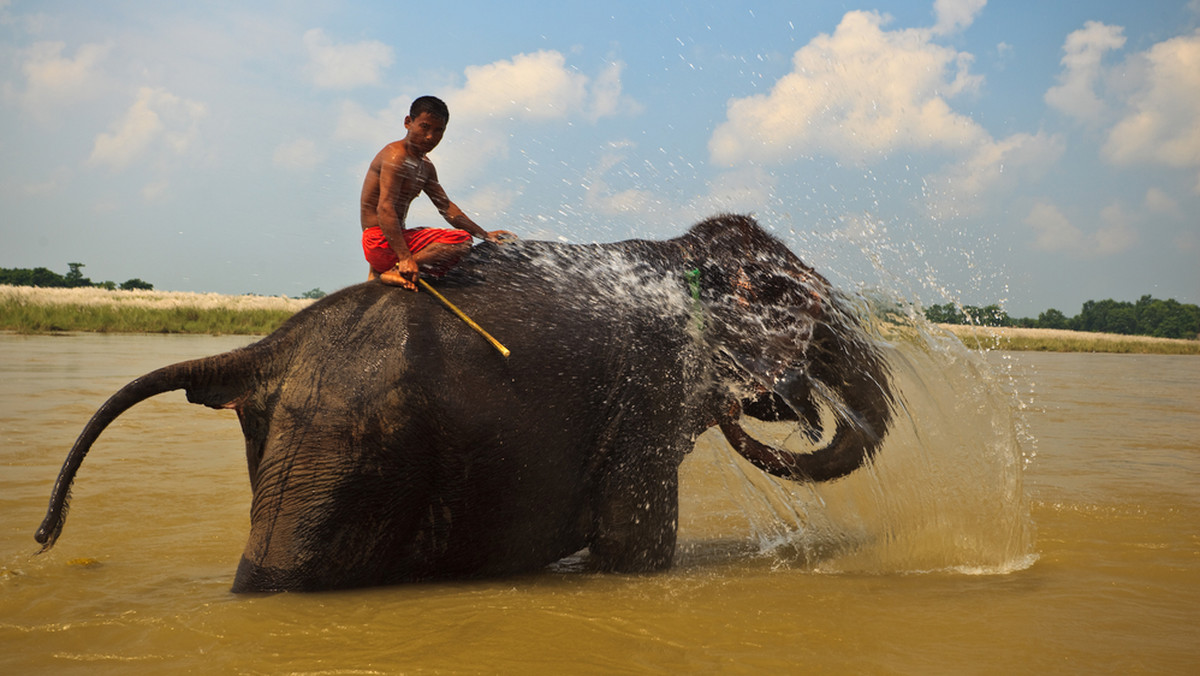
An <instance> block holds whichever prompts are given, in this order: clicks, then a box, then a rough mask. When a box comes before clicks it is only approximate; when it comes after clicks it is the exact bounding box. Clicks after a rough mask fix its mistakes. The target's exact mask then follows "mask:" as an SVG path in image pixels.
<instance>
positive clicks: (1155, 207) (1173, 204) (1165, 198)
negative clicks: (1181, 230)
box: [1145, 188, 1183, 217]
mask: <svg viewBox="0 0 1200 676" xmlns="http://www.w3.org/2000/svg"><path fill="white" fill-rule="evenodd" d="M1145 204H1146V210H1147V211H1149V212H1150V213H1153V214H1162V215H1166V216H1174V217H1179V216H1182V215H1183V212H1182V211H1181V210H1180V208H1179V202H1178V201H1176V200H1175V199H1174V198H1172V197H1171V196H1170V195H1168V194H1167V193H1165V192H1163V191H1162V190H1161V189H1159V188H1150V189H1149V190H1147V191H1146V201H1145Z"/></svg>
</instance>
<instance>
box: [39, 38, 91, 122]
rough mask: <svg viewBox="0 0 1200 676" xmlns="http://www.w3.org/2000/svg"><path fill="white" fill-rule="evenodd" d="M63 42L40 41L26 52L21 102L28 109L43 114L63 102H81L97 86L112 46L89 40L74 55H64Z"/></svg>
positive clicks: (64, 47)
mask: <svg viewBox="0 0 1200 676" xmlns="http://www.w3.org/2000/svg"><path fill="white" fill-rule="evenodd" d="M64 49H66V45H65V44H64V43H62V42H39V43H37V44H35V45H33V46H32V47H30V48H29V49H28V50H26V51H25V52H24V54H23V56H24V58H25V61H24V63H22V64H21V71H22V72H23V73H24V74H25V82H26V85H25V91H24V92H23V93H22V94H21V100H22V103H23V104H24V105H25V107H26V108H27V109H29V110H30V111H32V112H34V113H36V114H39V115H40V114H44V113H47V112H52V111H53V109H54V108H55V107H57V106H59V105H61V104H63V103H69V102H74V101H79V100H82V99H84V98H86V97H87V96H88V95H89V93H90V92H92V91H94V90H95V89H96V87H95V82H96V80H97V78H98V70H99V66H100V63H101V61H103V59H104V57H105V56H107V54H108V52H109V51H110V49H111V47H110V45H107V44H99V43H89V44H85V45H82V46H80V47H79V49H77V50H75V56H74V58H70V57H66V56H63V50H64Z"/></svg>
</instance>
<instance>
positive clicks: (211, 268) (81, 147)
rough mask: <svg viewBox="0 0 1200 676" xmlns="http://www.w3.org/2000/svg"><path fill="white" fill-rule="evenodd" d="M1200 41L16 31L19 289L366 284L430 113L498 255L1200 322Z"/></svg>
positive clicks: (189, 21)
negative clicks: (652, 247)
mask: <svg viewBox="0 0 1200 676" xmlns="http://www.w3.org/2000/svg"><path fill="white" fill-rule="evenodd" d="M1198 26H1200V0H1176V1H1174V2H1166V1H1159V0H1149V1H1146V2H1138V3H1132V2H1117V1H1092V2H1071V3H1067V2H1058V3H1045V2H1032V1H1031V2H1024V1H1020V0H1014V1H1010V2H1005V3H999V2H994V3H985V2H984V1H983V0H937V1H936V2H929V1H926V2H884V1H879V0H874V1H873V0H866V1H865V2H863V3H861V4H855V3H832V2H831V3H811V2H755V1H754V0H750V1H749V2H737V3H733V2H728V3H706V2H693V1H691V0H689V1H688V2H683V1H679V2H674V1H669V0H668V1H665V2H641V1H638V2H607V3H596V2H569V1H568V2H563V1H561V0H560V1H557V2H544V3H543V2H521V3H501V2H450V1H448V2H444V3H436V4H430V3H425V4H415V5H414V4H412V3H393V2H334V1H329V2H307V3H290V2H278V3H271V2H263V3H241V2H204V3H161V2H117V1H110V2H55V1H54V0H40V1H39V2H22V1H19V0H0V157H3V160H2V161H0V172H2V173H0V267H38V266H44V267H48V268H50V269H52V270H56V271H59V272H65V271H66V270H67V263H68V262H82V263H84V264H85V265H86V267H85V268H84V270H83V272H84V273H85V274H86V275H87V276H89V277H91V278H92V279H93V280H95V281H100V280H113V281H116V282H122V281H125V280H126V279H129V278H132V277H139V278H142V279H145V280H147V281H149V282H151V283H153V284H154V285H155V287H156V288H160V289H168V290H179V291H203V292H208V291H212V292H219V293H259V294H268V295H278V294H286V295H299V294H301V293H303V292H304V291H307V290H309V289H312V288H314V287H319V288H321V289H323V290H325V291H332V290H335V289H338V288H341V287H343V286H346V285H349V284H353V283H356V282H358V281H361V280H362V279H364V278H365V274H366V264H365V262H363V260H362V252H361V248H360V246H359V241H358V239H359V225H358V213H357V211H358V203H357V202H358V195H359V190H360V187H361V183H362V177H363V173H364V172H365V170H366V167H367V164H368V163H369V161H370V160H371V158H372V157H373V156H374V154H375V152H376V151H378V149H379V148H380V147H382V146H383V145H384V144H386V143H387V142H389V141H392V140H395V139H397V138H400V137H401V136H403V127H402V121H403V118H404V114H405V112H406V111H407V107H408V104H409V103H410V101H411V100H412V99H413V98H414V97H415V96H418V95H421V94H426V93H430V94H436V95H439V96H441V97H442V98H444V99H445V100H446V101H447V102H448V103H449V105H450V108H451V120H450V126H449V129H448V131H447V134H446V139H445V140H444V141H443V143H442V145H441V146H440V147H439V148H438V149H437V150H436V151H434V153H433V154H432V155H431V157H432V158H433V160H434V161H435V163H436V164H437V165H438V170H439V173H440V175H441V178H442V183H443V185H444V186H445V187H446V190H447V192H448V193H449V195H450V197H451V199H453V200H454V201H455V202H457V203H458V204H459V205H460V206H461V207H463V209H464V210H465V211H467V212H468V213H469V214H471V215H472V217H474V218H475V220H476V221H477V222H478V223H480V224H481V225H482V226H484V227H485V228H487V229H499V228H504V229H509V230H513V231H515V232H517V233H518V234H520V235H521V236H523V237H527V238H540V239H561V240H564V241H574V242H591V241H615V240H620V239H627V238H630V237H649V238H662V237H671V236H675V235H677V234H680V233H681V232H683V231H684V230H685V229H686V227H687V226H688V225H690V224H691V223H693V222H694V221H696V220H698V219H700V218H703V217H705V216H708V215H711V214H713V213H717V212H721V211H737V212H752V213H754V214H755V215H756V216H757V217H758V218H759V220H760V221H761V222H762V223H763V224H764V225H766V226H767V227H769V228H770V229H772V230H773V231H774V232H776V234H778V235H779V236H780V237H781V238H783V239H784V240H785V241H787V242H788V243H789V244H790V245H791V246H792V248H793V250H795V251H796V252H797V253H798V254H799V255H800V256H801V257H802V258H804V259H805V260H806V261H807V262H809V263H810V264H812V265H814V266H816V267H817V268H818V269H819V270H821V271H823V272H825V273H827V274H828V275H829V276H830V277H832V278H833V279H834V280H835V281H837V282H838V283H840V284H843V285H846V286H849V287H852V288H853V287H868V288H881V289H885V290H886V291H887V293H889V294H890V295H892V296H893V297H896V298H899V299H902V300H909V301H919V302H921V303H924V304H926V305H928V304H931V303H943V302H952V301H959V302H962V303H966V304H977V305H983V304H988V303H993V302H1002V303H1003V304H1004V306H1005V307H1006V309H1008V311H1009V312H1010V314H1013V315H1015V316H1036V315H1037V314H1038V313H1039V312H1041V311H1043V310H1045V309H1048V308H1051V307H1053V308H1057V309H1060V310H1062V311H1063V312H1066V313H1067V314H1068V315H1073V314H1075V313H1077V312H1078V311H1079V309H1080V306H1081V304H1082V303H1083V302H1084V301H1086V300H1089V299H1096V300H1100V299H1104V298H1115V299H1118V300H1136V299H1137V298H1138V297H1139V296H1141V295H1142V294H1152V295H1154V296H1156V297H1159V298H1175V299H1177V300H1179V301H1181V302H1188V303H1200V271H1198V270H1200V265H1198V263H1200V31H1198V28H1197V27H1198ZM409 224H410V225H437V224H438V217H437V215H436V213H435V212H434V211H433V209H432V208H431V207H430V206H429V205H428V202H427V201H425V200H424V199H423V198H422V201H421V204H420V205H419V206H417V207H415V208H414V210H413V212H412V214H411V216H410V221H409Z"/></svg>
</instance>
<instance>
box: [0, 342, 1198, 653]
mask: <svg viewBox="0 0 1200 676" xmlns="http://www.w3.org/2000/svg"><path fill="white" fill-rule="evenodd" d="M250 340H252V339H249V338H240V337H209V336H110V335H69V336H55V337H46V336H33V337H29V336H14V335H0V514H2V516H3V518H2V519H0V674H39V673H47V674H49V673H53V674H77V673H78V674H97V673H114V674H161V673H226V674H233V673H243V674H279V673H296V674H392V673H530V672H532V673H629V674H641V673H818V674H819V673H831V674H845V673H860V674H874V673H898V674H968V673H969V674H1011V673H1066V674H1074V673H1081V674H1083V673H1086V674H1095V673H1122V674H1123V673H1178V674H1183V673H1197V671H1196V670H1197V669H1198V668H1200V358H1196V357H1187V356H1185V357H1172V356H1138V355H1103V354H1096V355H1092V354H1034V353H1004V352H994V353H990V354H986V355H979V354H977V353H973V352H968V351H966V350H965V349H962V348H961V347H960V346H955V344H954V341H952V340H951V339H947V338H936V337H930V336H925V337H924V338H921V339H920V340H916V341H910V342H907V343H905V342H901V343H898V344H896V345H894V346H893V347H892V348H891V352H890V354H889V360H890V361H891V362H892V363H893V368H894V379H895V381H896V382H897V384H898V385H899V386H900V388H901V390H902V392H903V394H902V400H901V409H900V410H899V411H898V416H897V423H896V425H895V427H894V428H893V430H892V431H891V433H890V434H889V438H888V441H887V443H886V444H885V445H884V447H883V449H882V450H881V451H880V455H879V457H878V459H877V461H876V462H875V463H874V465H873V466H872V467H870V468H868V469H866V470H863V471H860V472H858V473H856V474H854V475H852V476H851V477H848V478H846V479H844V480H841V481H838V482H835V483H833V484H827V485H822V486H807V485H796V484H788V483H787V482H781V481H776V480H774V479H769V478H766V477H763V475H761V474H760V473H758V472H756V471H755V470H753V469H752V468H750V467H749V466H748V465H746V464H745V463H744V462H742V461H741V460H740V459H736V458H735V457H734V456H733V455H732V453H731V451H730V450H729V449H728V447H727V446H726V445H725V444H724V442H723V441H721V439H720V437H719V436H717V435H713V434H712V433H709V434H707V435H705V436H704V437H701V439H700V441H699V443H698V444H697V449H696V451H695V452H694V453H693V454H692V455H691V456H690V457H689V459H688V460H687V461H686V462H685V463H684V466H683V468H682V470H681V472H682V484H681V524H680V546H679V551H678V554H677V565H676V566H675V567H674V568H673V569H672V570H671V571H669V572H666V573H664V574H659V575H648V576H640V575H634V576H629V575H597V574H592V573H587V572H583V571H582V569H581V567H580V566H578V565H573V564H572V563H571V562H570V561H568V562H565V563H562V564H560V565H558V566H555V567H554V568H552V569H548V570H547V571H545V572H542V573H539V574H535V575H527V576H521V577H516V578H506V579H501V580H482V581H467V582H448V583H438V584H420V585H408V586H398V587H391V588H385V589H368V590H361V591H353V592H337V593H321V594H276V595H254V596H234V595H232V594H230V593H229V591H228V590H229V586H230V583H231V582H232V580H233V574H234V570H235V567H236V565H237V561H238V557H239V556H240V553H241V548H242V546H243V544H244V539H245V537H246V533H247V530H248V525H249V505H250V489H249V486H248V482H247V477H246V469H245V459H244V451H243V446H242V440H241V433H240V430H239V428H238V424H237V419H236V416H235V415H234V414H233V413H232V412H230V411H215V410H210V409H207V408H203V407H200V406H194V405H190V404H187V403H186V400H185V398H184V396H183V394H182V393H179V392H175V393H170V394H166V395H161V396H159V397H156V398H154V399H151V400H149V401H146V402H143V403H142V404H139V405H138V406H136V407H134V408H133V409H131V410H130V411H128V412H127V413H125V415H124V416H122V417H121V418H120V419H118V421H117V422H116V423H115V424H114V425H113V426H111V427H110V428H109V429H108V430H107V431H106V432H105V434H104V435H103V436H102V437H101V438H100V440H99V441H98V442H97V444H96V445H95V447H94V448H93V450H92V452H91V455H90V456H89V457H88V459H87V461H86V462H85V463H84V465H83V469H82V471H81V472H80V474H79V477H78V480H77V481H76V483H75V490H74V499H73V502H72V508H73V509H72V513H71V516H70V518H69V519H68V520H67V524H66V528H65V530H64V532H63V535H62V538H61V539H60V540H59V542H58V544H57V546H56V547H55V548H54V549H53V550H51V551H49V552H48V553H46V554H43V555H40V556H33V554H34V553H35V552H36V551H37V544H36V543H35V542H34V540H33V533H34V530H35V529H36V528H37V526H38V524H39V523H40V522H41V519H42V516H43V514H44V510H45V508H46V504H47V500H48V497H49V493H50V488H51V486H52V483H53V481H54V477H55V476H56V475H57V473H58V470H59V467H60V465H61V463H62V460H63V458H64V457H65V455H66V452H67V450H68V449H69V448H70V446H71V444H72V442H73V441H74V439H75V436H76V435H77V434H78V433H79V432H80V430H81V429H82V427H83V425H84V423H85V422H86V421H87V420H88V418H89V417H90V416H91V414H92V413H93V412H94V411H95V409H96V408H97V407H98V406H99V405H100V404H101V403H102V402H103V401H104V400H105V399H106V398H107V397H108V396H109V395H110V394H112V393H113V392H114V391H115V390H116V389H117V388H119V387H120V386H121V385H123V384H125V383H126V382H127V381H129V380H131V379H132V378H134V377H136V376H138V375H141V374H142V373H144V372H147V371H150V370H152V369H154V368H157V367H158V366H162V365H165V364H167V363H171V362H174V361H179V360H182V359H187V358H192V357H198V356H204V355H209V354H214V353H217V352H222V351H225V350H228V349H232V348H234V347H237V346H240V345H244V344H246V343H248V342H250ZM763 433H764V434H770V433H772V431H771V430H764V431H763ZM778 434H780V435H781V436H786V430H785V431H783V432H778Z"/></svg>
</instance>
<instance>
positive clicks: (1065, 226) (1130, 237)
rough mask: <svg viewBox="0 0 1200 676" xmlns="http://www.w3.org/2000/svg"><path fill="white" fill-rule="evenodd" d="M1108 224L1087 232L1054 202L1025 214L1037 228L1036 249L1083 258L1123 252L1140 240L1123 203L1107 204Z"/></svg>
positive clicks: (1104, 215) (1027, 221)
mask: <svg viewBox="0 0 1200 676" xmlns="http://www.w3.org/2000/svg"><path fill="white" fill-rule="evenodd" d="M1100 217H1101V220H1102V221H1103V222H1104V226H1103V227H1101V228H1100V229H1099V230H1097V231H1095V232H1092V233H1085V232H1084V231H1083V230H1081V229H1080V228H1079V227H1077V226H1076V225H1075V224H1073V223H1072V222H1071V220H1070V219H1069V218H1067V216H1066V215H1065V214H1063V213H1062V211H1060V210H1059V209H1058V207H1056V206H1054V205H1053V204H1048V203H1046V202H1040V203H1038V204H1036V205H1034V206H1033V208H1032V209H1031V210H1030V212H1029V215H1028V216H1026V217H1025V224H1026V225H1028V226H1029V227H1031V228H1032V229H1033V231H1034V248H1036V249H1039V250H1041V251H1046V252H1049V253H1064V254H1068V255H1072V256H1076V257H1080V258H1092V257H1097V256H1111V255H1113V254H1118V253H1121V252H1123V251H1125V250H1127V249H1129V248H1130V247H1131V246H1133V244H1134V242H1136V240H1137V235H1136V233H1135V231H1134V229H1133V227H1132V224H1131V221H1132V218H1131V217H1130V215H1129V214H1128V213H1127V212H1126V211H1125V210H1124V209H1123V208H1122V207H1121V206H1120V205H1116V204H1114V205H1110V206H1108V207H1105V208H1104V209H1103V210H1102V211H1101V214H1100Z"/></svg>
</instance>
